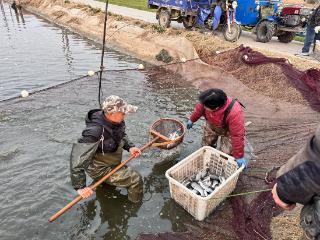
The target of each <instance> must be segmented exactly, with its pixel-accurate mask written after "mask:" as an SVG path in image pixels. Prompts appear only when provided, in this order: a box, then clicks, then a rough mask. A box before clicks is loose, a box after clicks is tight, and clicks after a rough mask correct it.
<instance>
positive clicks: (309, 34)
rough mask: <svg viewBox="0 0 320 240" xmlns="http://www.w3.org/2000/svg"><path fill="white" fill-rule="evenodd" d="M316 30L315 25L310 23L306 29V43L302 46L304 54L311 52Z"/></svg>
mask: <svg viewBox="0 0 320 240" xmlns="http://www.w3.org/2000/svg"><path fill="white" fill-rule="evenodd" d="M315 34H316V33H315V31H314V27H312V26H310V25H308V26H307V30H306V37H305V39H304V45H303V48H302V54H306V55H307V54H309V51H310V47H311V44H312V43H313V40H314V38H315Z"/></svg>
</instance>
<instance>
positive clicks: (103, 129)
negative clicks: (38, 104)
mask: <svg viewBox="0 0 320 240" xmlns="http://www.w3.org/2000/svg"><path fill="white" fill-rule="evenodd" d="M102 135H103V141H102V140H101V139H102V138H101V136H102ZM122 145H123V149H125V150H127V151H128V150H129V149H130V148H131V147H134V145H133V144H132V143H131V142H130V141H129V140H128V138H127V135H126V133H125V123H124V122H121V123H119V124H117V123H112V122H110V121H108V120H107V119H106V118H105V116H104V113H103V112H102V111H101V110H100V109H94V110H91V111H89V112H88V114H87V116H86V128H85V129H84V130H83V132H82V137H81V138H80V139H79V140H78V143H74V144H73V146H72V151H71V156H70V176H71V183H72V186H73V188H74V189H76V190H77V189H80V188H84V187H85V186H86V174H85V170H86V171H88V170H89V166H92V163H93V162H92V161H94V159H95V156H97V155H102V154H99V153H101V152H102V151H103V152H104V153H105V157H108V156H111V155H115V154H116V155H118V152H119V151H117V150H118V148H119V147H120V146H122ZM119 161H121V160H119ZM98 167H100V168H99V169H98ZM108 167H110V166H109V165H106V164H105V166H101V164H99V166H97V169H92V167H91V169H90V170H91V174H92V173H94V174H95V175H99V177H101V176H103V175H104V173H103V172H101V168H104V169H107V168H108ZM98 173H99V174H98Z"/></svg>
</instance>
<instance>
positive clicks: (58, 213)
mask: <svg viewBox="0 0 320 240" xmlns="http://www.w3.org/2000/svg"><path fill="white" fill-rule="evenodd" d="M159 138H160V137H156V138H154V139H152V140H151V141H150V142H148V143H147V144H145V145H144V146H143V147H142V148H140V151H141V152H142V151H144V150H145V149H146V148H148V147H150V146H151V145H152V144H153V143H155V142H156V141H157V140H158V139H159ZM134 158H136V157H135V156H134V155H132V156H130V157H129V158H128V159H126V160H125V161H123V162H121V163H120V164H119V165H118V166H117V167H115V168H114V169H112V171H111V172H109V173H108V174H106V175H105V176H104V177H102V178H101V179H100V180H99V181H97V182H95V183H94V184H93V185H91V186H89V187H90V188H91V189H92V190H93V191H95V190H96V189H97V187H98V186H99V185H100V184H102V183H103V182H105V181H106V180H107V179H108V178H109V177H110V176H111V175H112V174H114V173H115V172H116V171H118V170H119V169H120V168H122V167H123V166H124V165H126V164H127V163H128V162H129V161H131V160H132V159H134ZM81 199H82V197H81V196H80V195H79V196H77V197H76V198H75V199H73V200H72V201H71V202H69V203H68V204H67V205H66V206H64V207H63V208H62V209H61V210H59V211H58V212H57V213H55V214H54V215H53V216H52V217H51V218H49V222H53V221H54V220H56V219H57V218H58V217H60V216H61V215H62V214H64V213H65V212H66V211H68V210H69V209H70V208H71V207H72V206H73V205H75V204H76V203H77V202H79V201H80V200H81Z"/></svg>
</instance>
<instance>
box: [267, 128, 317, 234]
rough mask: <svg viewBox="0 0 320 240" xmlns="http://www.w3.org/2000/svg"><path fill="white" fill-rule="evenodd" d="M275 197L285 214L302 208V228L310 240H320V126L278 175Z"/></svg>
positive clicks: (273, 191)
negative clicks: (297, 206) (299, 206)
mask: <svg viewBox="0 0 320 240" xmlns="http://www.w3.org/2000/svg"><path fill="white" fill-rule="evenodd" d="M272 196H273V199H274V201H275V203H276V204H277V205H279V206H280V207H281V208H283V209H284V210H292V209H293V208H295V206H296V204H297V203H299V204H302V205H303V208H302V210H301V213H300V225H301V227H302V228H303V230H304V232H305V234H306V238H307V239H315V240H320V126H319V127H318V129H317V130H316V132H315V134H313V136H312V137H311V138H310V139H309V140H308V141H307V143H306V145H305V146H304V147H303V148H301V149H300V151H299V152H298V153H297V154H295V155H294V156H293V157H292V158H290V159H289V161H288V162H287V163H286V164H284V165H283V166H282V167H281V168H280V169H279V171H278V172H277V179H276V184H275V185H274V187H273V189H272Z"/></svg>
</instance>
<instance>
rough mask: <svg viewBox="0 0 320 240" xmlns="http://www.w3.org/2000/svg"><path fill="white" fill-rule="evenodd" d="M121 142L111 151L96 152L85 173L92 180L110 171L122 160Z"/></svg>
mask: <svg viewBox="0 0 320 240" xmlns="http://www.w3.org/2000/svg"><path fill="white" fill-rule="evenodd" d="M122 152H123V142H122V141H121V143H120V145H119V147H118V149H117V151H115V152H113V153H96V154H95V155H94V156H93V158H92V161H91V163H90V164H89V166H88V168H87V173H88V174H89V175H90V177H91V178H92V179H94V180H98V179H100V178H102V177H103V176H104V175H106V174H107V173H108V172H110V171H111V170H112V169H113V168H114V167H115V166H117V165H119V164H120V163H121V160H122Z"/></svg>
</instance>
